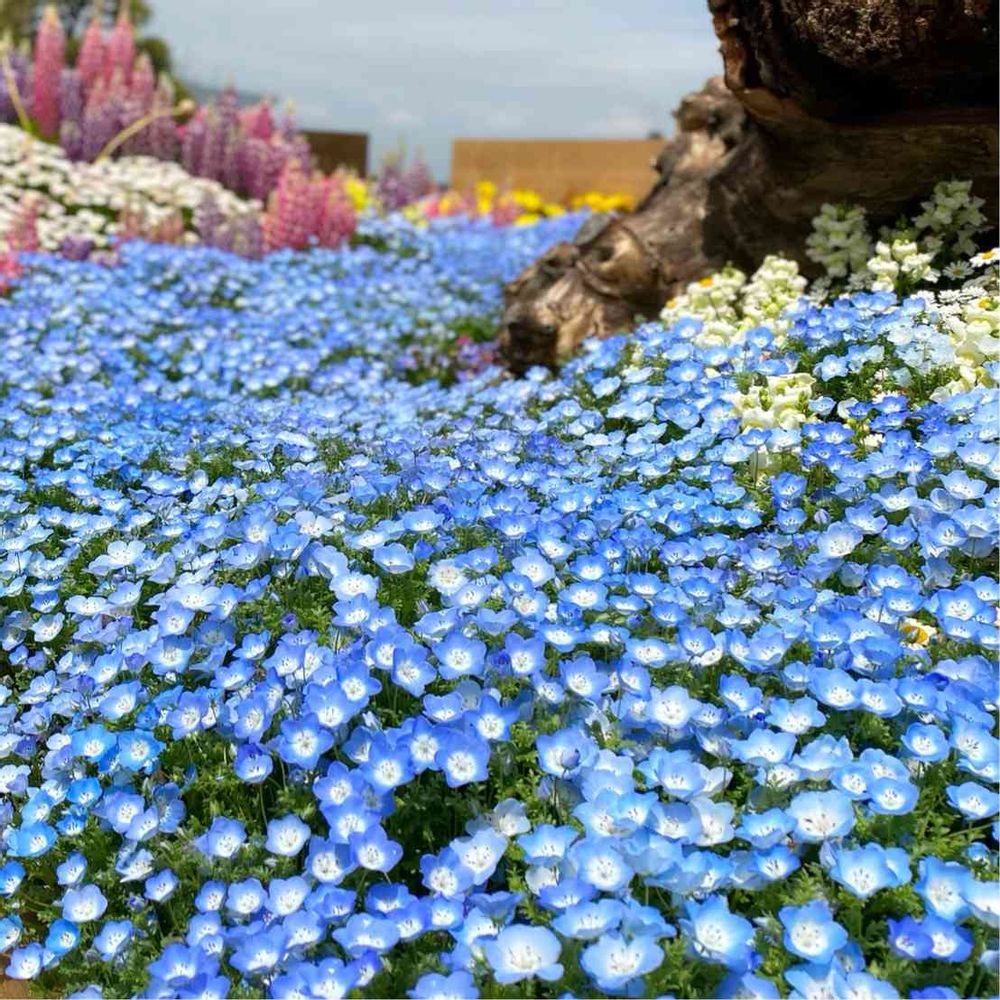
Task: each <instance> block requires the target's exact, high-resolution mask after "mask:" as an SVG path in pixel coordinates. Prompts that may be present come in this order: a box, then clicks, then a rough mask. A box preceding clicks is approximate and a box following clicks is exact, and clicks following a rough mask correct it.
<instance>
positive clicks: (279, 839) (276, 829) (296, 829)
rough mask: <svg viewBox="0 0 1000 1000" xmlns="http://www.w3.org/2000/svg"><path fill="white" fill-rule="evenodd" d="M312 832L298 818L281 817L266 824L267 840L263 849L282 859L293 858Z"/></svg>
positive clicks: (290, 816) (291, 816) (292, 816)
mask: <svg viewBox="0 0 1000 1000" xmlns="http://www.w3.org/2000/svg"><path fill="white" fill-rule="evenodd" d="M311 835H312V831H311V830H310V829H309V825H308V824H307V823H304V822H303V821H302V820H301V819H299V817H298V816H295V815H292V814H290V815H288V816H282V817H281V818H280V819H272V820H270V821H269V822H268V824H267V839H266V840H265V842H264V847H265V848H266V849H267V850H268V851H270V852H271V853H272V854H276V855H278V857H282V858H294V857H295V856H296V855H297V854H298V853H299V852H300V851H301V850H302V848H303V847H305V845H306V843H307V842H308V840H309V837H310V836H311Z"/></svg>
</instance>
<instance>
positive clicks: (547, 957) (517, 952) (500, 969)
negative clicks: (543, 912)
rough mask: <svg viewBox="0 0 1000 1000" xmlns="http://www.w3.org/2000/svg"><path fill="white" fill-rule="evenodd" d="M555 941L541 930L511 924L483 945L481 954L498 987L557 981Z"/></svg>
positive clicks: (557, 958) (557, 946) (558, 973)
mask: <svg viewBox="0 0 1000 1000" xmlns="http://www.w3.org/2000/svg"><path fill="white" fill-rule="evenodd" d="M561 950H562V949H561V946H560V944H559V939H558V938H557V937H556V936H555V934H553V933H552V932H551V931H550V930H547V929H546V928H544V927H531V926H528V925H526V924H512V925H510V926H509V927H505V928H504V929H503V930H502V931H500V933H499V934H498V935H497V936H496V937H495V938H493V939H492V940H488V941H486V942H485V944H484V945H483V953H484V954H485V956H486V960H487V961H488V962H489V963H490V966H491V968H492V969H493V975H494V976H495V978H496V980H497V982H498V983H505V984H506V983H518V982H521V981H522V980H525V979H534V978H538V979H544V980H548V981H551V980H555V979H559V978H560V977H561V976H562V974H563V967H562V966H561V965H560V964H559V961H558V960H559V953H560V951H561Z"/></svg>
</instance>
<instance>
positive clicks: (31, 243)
mask: <svg viewBox="0 0 1000 1000" xmlns="http://www.w3.org/2000/svg"><path fill="white" fill-rule="evenodd" d="M2 242H3V243H4V244H5V247H4V249H3V250H0V295H5V294H6V293H7V292H9V291H10V287H11V285H12V283H13V282H14V280H15V279H16V278H19V277H20V276H21V275H22V274H23V273H24V265H23V264H22V263H21V259H20V255H21V254H22V253H37V251H38V204H37V203H36V202H35V201H34V200H33V199H31V198H27V199H25V201H24V204H23V205H22V206H21V208H20V210H19V212H18V214H17V216H16V218H15V219H14V221H13V223H11V226H10V228H9V229H8V230H7V232H6V233H4V235H3V240H2Z"/></svg>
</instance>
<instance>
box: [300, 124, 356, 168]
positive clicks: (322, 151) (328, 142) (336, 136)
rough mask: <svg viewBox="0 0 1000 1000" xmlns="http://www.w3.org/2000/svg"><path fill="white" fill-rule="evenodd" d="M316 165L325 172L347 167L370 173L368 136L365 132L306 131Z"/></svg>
mask: <svg viewBox="0 0 1000 1000" xmlns="http://www.w3.org/2000/svg"><path fill="white" fill-rule="evenodd" d="M305 137H306V139H308V140H309V145H310V146H311V147H312V151H313V156H314V157H315V158H316V166H317V167H319V169H320V170H322V171H323V172H324V173H332V172H333V171H334V170H336V169H337V167H347V168H349V169H351V170H354V171H355V172H357V173H358V174H360V176H362V177H364V176H365V175H366V174H367V173H368V136H367V135H365V134H364V133H363V132H306V133H305Z"/></svg>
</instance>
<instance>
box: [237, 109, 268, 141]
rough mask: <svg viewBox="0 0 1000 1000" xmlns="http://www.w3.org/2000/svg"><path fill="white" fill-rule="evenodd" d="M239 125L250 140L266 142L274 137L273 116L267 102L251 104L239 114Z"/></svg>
mask: <svg viewBox="0 0 1000 1000" xmlns="http://www.w3.org/2000/svg"><path fill="white" fill-rule="evenodd" d="M240 124H241V125H242V127H243V131H244V132H245V133H246V134H247V136H249V138H251V139H264V140H268V139H270V138H271V136H272V135H274V116H273V115H272V113H271V104H270V102H269V101H260V102H258V103H257V104H251V105H250V107H248V108H244V109H243V110H242V111H241V112H240Z"/></svg>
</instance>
